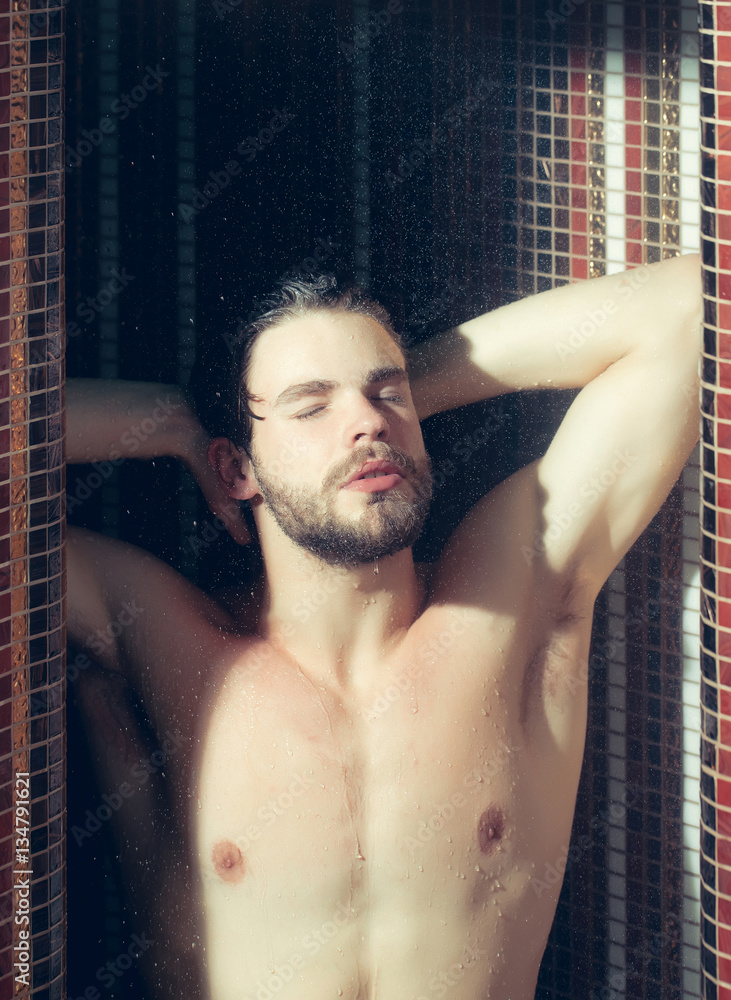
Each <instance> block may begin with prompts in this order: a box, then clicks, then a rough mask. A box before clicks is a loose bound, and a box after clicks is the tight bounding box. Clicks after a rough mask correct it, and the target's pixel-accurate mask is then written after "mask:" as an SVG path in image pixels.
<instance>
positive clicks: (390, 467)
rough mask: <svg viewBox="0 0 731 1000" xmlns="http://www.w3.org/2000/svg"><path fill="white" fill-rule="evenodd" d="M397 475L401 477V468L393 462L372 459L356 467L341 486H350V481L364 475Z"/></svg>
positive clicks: (354, 480)
mask: <svg viewBox="0 0 731 1000" xmlns="http://www.w3.org/2000/svg"><path fill="white" fill-rule="evenodd" d="M391 475H395V476H399V478H403V473H402V472H401V469H400V468H399V467H398V465H396V463H395V462H388V461H386V460H384V459H379V460H373V461H370V462H365V463H364V464H363V465H362V466H361V467H360V468H359V469H357V470H356V471H355V472H354V473H353V474H352V476H350V477H349V478H348V479H346V481H345V482H344V483H343V488H344V487H346V486H350V485H351V484H352V483H354V482H356V481H357V480H359V479H363V478H364V477H365V476H369V477H374V476H391Z"/></svg>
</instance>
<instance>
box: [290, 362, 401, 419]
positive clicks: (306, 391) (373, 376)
mask: <svg viewBox="0 0 731 1000" xmlns="http://www.w3.org/2000/svg"><path fill="white" fill-rule="evenodd" d="M408 379H409V375H408V372H407V371H406V369H405V368H402V367H401V366H400V365H383V366H382V367H380V368H373V369H372V370H371V371H369V372H368V374H367V375H366V376H365V378H364V379H363V382H362V386H363V388H366V387H367V386H369V385H377V384H378V383H379V382H407V381H408ZM339 388H340V383H339V382H332V381H329V380H327V379H312V380H311V381H309V382H298V383H297V384H296V385H290V386H287V388H286V389H284V391H283V392H280V393H279V395H278V396H277V398H276V400H275V402H274V406H273V409H278V408H280V407H282V406H287V405H290V404H292V403H296V402H298V401H299V400H300V399H304V398H305V397H306V396H321V395H323V394H324V393H327V392H333V391H334V390H335V389H339Z"/></svg>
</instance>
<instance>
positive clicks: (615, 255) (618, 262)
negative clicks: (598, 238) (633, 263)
mask: <svg viewBox="0 0 731 1000" xmlns="http://www.w3.org/2000/svg"><path fill="white" fill-rule="evenodd" d="M610 268H611V270H609V269H610ZM626 269H627V264H626V263H625V245H624V240H618V239H615V238H614V237H609V236H608V237H607V271H608V273H609V274H617V273H619V272H620V271H625V270H626Z"/></svg>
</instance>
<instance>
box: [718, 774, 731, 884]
mask: <svg viewBox="0 0 731 1000" xmlns="http://www.w3.org/2000/svg"><path fill="white" fill-rule="evenodd" d="M716 798H717V799H718V801H719V803H720V804H721V805H723V806H730V807H731V781H724V780H723V779H722V778H717V779H716ZM727 880H728V883H729V885H731V872H728V874H727ZM722 892H723V893H724V894H725V895H726V896H731V892H729V891H728V890H727V889H723V890H722Z"/></svg>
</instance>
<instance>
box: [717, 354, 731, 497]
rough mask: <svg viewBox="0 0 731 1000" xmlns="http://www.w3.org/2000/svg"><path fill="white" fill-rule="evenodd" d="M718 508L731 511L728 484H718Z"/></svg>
mask: <svg viewBox="0 0 731 1000" xmlns="http://www.w3.org/2000/svg"><path fill="white" fill-rule="evenodd" d="M729 367H731V366H729ZM716 506H717V507H721V508H723V510H731V486H730V485H729V484H728V483H722V482H718V483H716Z"/></svg>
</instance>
